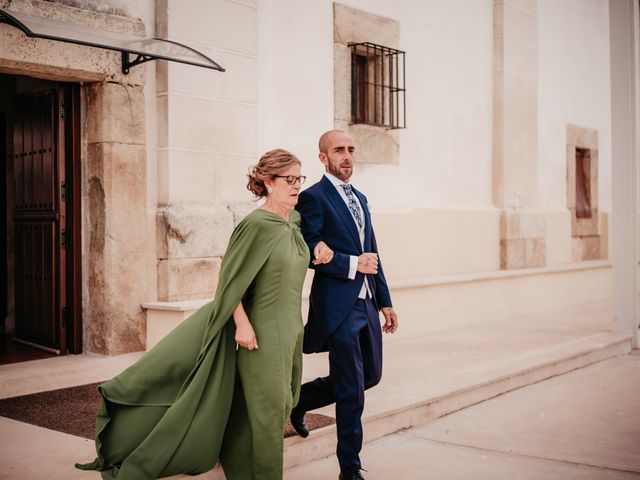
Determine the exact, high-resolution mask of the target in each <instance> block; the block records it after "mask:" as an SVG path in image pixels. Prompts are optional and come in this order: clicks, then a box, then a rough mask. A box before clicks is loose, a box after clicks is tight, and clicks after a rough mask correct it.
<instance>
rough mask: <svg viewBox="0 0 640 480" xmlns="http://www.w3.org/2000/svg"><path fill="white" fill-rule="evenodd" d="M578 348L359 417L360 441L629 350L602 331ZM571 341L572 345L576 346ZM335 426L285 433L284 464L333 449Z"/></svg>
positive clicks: (624, 339) (626, 340)
mask: <svg viewBox="0 0 640 480" xmlns="http://www.w3.org/2000/svg"><path fill="white" fill-rule="evenodd" d="M578 344H579V345H580V346H582V347H584V348H581V349H578V351H575V348H570V350H571V351H570V352H569V351H567V353H566V355H563V354H562V353H561V352H558V355H554V358H551V359H549V360H548V361H544V362H540V363H538V364H532V365H530V366H528V367H526V368H521V369H513V370H512V371H511V372H509V373H506V374H504V375H499V376H496V377H494V378H490V379H487V380H483V381H480V382H478V383H476V384H473V385H468V386H466V387H463V388H458V389H455V390H452V391H450V392H447V393H444V394H441V395H437V396H433V397H428V398H424V399H423V400H422V401H418V402H415V403H413V404H409V405H398V407H397V408H390V409H388V410H387V411H384V412H379V413H376V414H373V415H367V414H366V413H365V415H364V416H363V427H364V431H365V442H370V441H373V440H375V439H377V438H380V437H383V436H385V435H389V434H391V433H394V432H397V431H398V430H402V429H405V428H410V427H414V426H419V425H424V424H425V423H427V422H429V421H430V420H433V419H436V418H439V417H442V416H444V415H447V414H449V413H452V412H455V411H457V410H461V409H463V408H466V407H469V406H471V405H475V404H477V403H480V402H482V401H484V400H488V399H490V398H494V397H497V396H499V395H501V394H503V393H506V392H509V391H511V390H515V389H517V388H520V387H523V386H526V385H530V384H532V383H536V382H540V381H542V380H545V379H548V378H551V377H554V376H557V375H561V374H563V373H567V372H570V371H572V370H575V369H578V368H582V367H585V366H587V365H591V364H593V363H596V362H599V361H602V360H605V359H608V358H612V357H615V356H618V355H624V354H626V353H628V352H629V351H630V350H631V339H630V338H627V337H622V336H618V335H613V334H602V335H600V336H598V337H597V338H590V339H588V340H585V341H584V342H578ZM576 346H577V345H574V346H572V347H576ZM335 447H336V433H335V425H330V426H327V427H324V428H321V429H319V430H316V431H313V432H311V433H310V435H309V437H308V438H306V439H303V438H301V437H298V436H296V437H291V438H288V439H287V440H286V441H285V459H284V461H285V468H291V467H294V466H296V465H300V464H302V463H305V462H309V461H311V460H315V459H319V458H324V457H326V456H329V455H331V454H333V453H335Z"/></svg>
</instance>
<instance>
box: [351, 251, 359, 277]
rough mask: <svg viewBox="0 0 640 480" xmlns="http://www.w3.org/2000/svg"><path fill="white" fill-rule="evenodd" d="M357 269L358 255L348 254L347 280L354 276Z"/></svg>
mask: <svg viewBox="0 0 640 480" xmlns="http://www.w3.org/2000/svg"><path fill="white" fill-rule="evenodd" d="M357 271H358V257H356V256H354V255H349V280H354V279H355V278H356V272H357Z"/></svg>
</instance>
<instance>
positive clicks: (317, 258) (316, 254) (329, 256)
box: [313, 241, 333, 265]
mask: <svg viewBox="0 0 640 480" xmlns="http://www.w3.org/2000/svg"><path fill="white" fill-rule="evenodd" d="M331 260H333V250H331V249H330V248H329V246H328V245H327V244H326V243H324V242H322V241H320V242H318V244H317V245H316V246H315V248H314V249H313V264H314V265H320V264H323V263H329V262H330V261H331Z"/></svg>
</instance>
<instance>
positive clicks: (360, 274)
mask: <svg viewBox="0 0 640 480" xmlns="http://www.w3.org/2000/svg"><path fill="white" fill-rule="evenodd" d="M319 149H320V153H319V155H318V156H319V158H320V161H321V162H322V163H323V164H324V166H325V170H326V173H325V175H324V176H323V177H322V179H321V180H320V181H319V182H318V183H316V184H315V185H312V186H311V187H309V188H308V189H306V190H305V191H303V192H302V193H301V194H300V197H299V201H298V205H297V206H296V209H298V210H299V211H300V213H301V215H302V234H303V236H304V239H305V241H306V242H307V244H308V246H309V250H310V251H311V252H312V255H315V256H318V255H324V253H323V252H325V251H326V250H324V249H323V248H322V247H321V245H322V244H321V242H324V243H325V244H326V245H328V246H329V248H330V249H331V250H332V251H333V257H332V258H331V261H330V262H328V263H326V264H319V263H318V264H316V262H312V268H314V269H315V275H314V278H313V285H312V287H311V297H310V307H309V319H308V322H307V324H306V326H305V334H304V346H303V351H304V353H317V352H326V351H328V352H329V375H328V376H326V377H322V378H316V379H315V380H313V381H311V382H307V383H305V384H304V385H302V390H301V393H300V400H299V402H298V405H297V406H296V407H295V408H294V409H293V412H292V413H291V423H292V424H293V426H294V428H295V429H296V431H297V432H298V433H299V434H300V435H301V436H303V437H306V436H307V435H308V434H309V431H308V429H307V426H306V424H305V423H304V415H305V413H306V412H308V411H309V410H315V409H317V408H320V407H324V406H326V405H330V404H332V403H335V404H336V426H337V433H338V447H337V451H336V453H337V457H338V461H339V463H340V476H339V479H340V480H354V479H355V480H358V479H363V478H364V477H363V476H362V473H361V468H362V465H361V463H360V458H359V453H360V450H361V449H362V421H361V417H362V411H363V408H364V391H365V390H366V389H368V388H371V387H373V386H374V385H376V384H377V383H378V382H379V381H380V377H381V375H382V332H381V330H384V331H385V332H387V333H393V332H395V331H396V329H397V328H398V318H397V315H396V313H395V311H394V310H393V307H392V305H391V296H390V294H389V288H388V286H387V281H386V279H385V276H384V272H383V270H382V264H381V263H380V260H379V258H378V246H377V244H376V237H375V234H374V232H373V227H372V225H371V215H370V213H369V208H368V205H367V199H366V197H365V196H364V195H363V194H362V193H360V192H359V191H358V190H356V189H355V188H353V186H351V185H350V184H349V183H348V182H349V178H350V177H351V174H352V172H353V160H354V156H355V145H354V142H353V139H352V138H351V136H350V135H349V134H347V133H346V132H344V131H342V130H331V131H329V132H326V133H325V134H323V135H322V137H320V142H319ZM329 255H331V253H330V252H329ZM316 260H318V259H317V258H316ZM380 311H382V314H383V315H384V318H385V323H384V325H383V326H382V329H381V328H380V316H379V312H380Z"/></svg>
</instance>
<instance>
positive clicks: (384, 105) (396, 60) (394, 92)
mask: <svg viewBox="0 0 640 480" xmlns="http://www.w3.org/2000/svg"><path fill="white" fill-rule="evenodd" d="M349 46H350V47H351V123H354V124H356V123H360V124H367V125H375V126H379V127H386V128H406V123H407V115H406V99H405V84H404V77H405V64H404V58H405V52H402V51H400V50H395V49H393V48H389V47H383V46H381V45H376V44H374V43H369V42H366V43H351V44H349Z"/></svg>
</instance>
